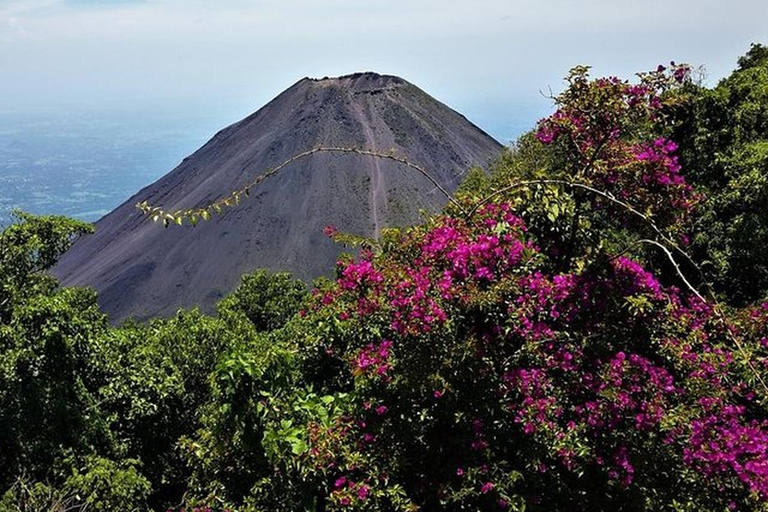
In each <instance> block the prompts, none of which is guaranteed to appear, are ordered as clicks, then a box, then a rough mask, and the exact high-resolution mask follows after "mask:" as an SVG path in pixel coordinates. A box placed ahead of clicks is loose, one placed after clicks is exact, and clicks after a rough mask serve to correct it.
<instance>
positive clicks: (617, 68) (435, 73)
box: [0, 0, 768, 142]
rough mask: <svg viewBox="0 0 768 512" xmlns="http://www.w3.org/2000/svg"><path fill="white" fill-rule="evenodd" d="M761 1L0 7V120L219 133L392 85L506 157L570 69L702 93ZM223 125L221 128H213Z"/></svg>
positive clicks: (367, 0)
mask: <svg viewBox="0 0 768 512" xmlns="http://www.w3.org/2000/svg"><path fill="white" fill-rule="evenodd" d="M752 42H763V43H768V1H766V0H727V1H723V0H633V1H628V0H463V1H458V0H379V1H373V0H0V115H2V112H3V111H9V110H15V111H22V112H23V111H25V110H30V111H32V110H46V109H66V110H69V111H77V110H78V109H80V110H97V111H98V110H106V109H113V110H124V111H135V112H143V111H154V112H157V111H158V110H161V111H163V112H167V113H168V115H179V116H181V115H183V114H184V113H189V112H197V113H204V114H208V113H210V114H211V115H214V117H215V118H216V119H217V120H218V119H220V120H221V122H222V126H223V125H224V124H229V123H230V122H234V121H236V120H237V119H239V118H242V117H244V116H245V115H247V114H249V113H250V112H252V111H255V110H256V109H257V108H258V107H260V106H262V105H263V104H264V103H266V102H267V101H269V100H270V99H271V98H273V97H274V96H275V95H277V94H278V93H279V92H281V91H282V90H284V89H285V88H287V87H289V86H290V85H292V84H293V83H295V82H296V81H297V80H299V79H300V78H302V77H304V76H311V77H322V76H336V75H342V74H348V73H352V72H357V71H376V72H379V73H385V74H394V75H398V76H401V77H403V78H405V79H407V80H409V81H411V82H413V83H414V84H416V85H418V86H419V87H421V88H422V89H424V90H425V91H427V92H428V93H430V94H432V95H433V96H435V97H436V98H438V99H439V100H441V101H443V102H444V103H446V104H448V105H449V106H451V107H453V108H454V109H456V110H458V111H460V112H462V113H463V114H465V115H466V116H467V117H468V118H469V119H470V120H472V121H474V122H475V123H476V124H478V125H479V126H481V127H482V128H484V129H485V130H486V131H488V132H489V133H491V134H492V135H494V136H495V137H497V138H498V139H500V140H502V142H509V141H510V140H511V139H512V138H514V137H515V136H516V134H518V133H520V132H521V131H522V130H524V129H526V128H528V127H530V126H532V124H533V122H535V120H536V119H538V118H539V117H542V116H543V115H545V114H546V113H547V112H548V111H549V109H550V106H551V102H550V100H548V99H547V98H546V96H547V94H548V93H549V91H550V90H551V91H555V92H556V91H558V90H560V89H561V87H562V77H563V76H564V75H565V74H566V73H567V71H568V69H569V68H571V67H572V66H574V65H577V64H588V65H592V66H593V67H594V74H595V75H609V74H611V75H618V76H622V77H631V76H632V75H633V73H635V72H638V71H643V70H648V69H651V68H655V67H656V65H657V64H659V63H666V62H669V61H670V60H675V61H678V62H688V63H691V64H693V65H694V66H701V65H703V66H705V67H706V70H707V76H708V81H709V83H711V84H714V83H716V81H717V80H718V79H719V78H722V77H723V76H725V75H727V74H728V73H729V72H730V70H732V69H733V68H734V66H735V61H736V59H737V58H738V56H739V55H741V54H743V53H744V52H746V51H747V49H748V48H749V45H750V43H752ZM225 121H226V122H225Z"/></svg>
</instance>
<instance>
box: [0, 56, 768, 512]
mask: <svg viewBox="0 0 768 512" xmlns="http://www.w3.org/2000/svg"><path fill="white" fill-rule="evenodd" d="M555 103H556V108H557V110H556V112H555V113H554V114H553V115H552V116H550V117H548V118H546V119H544V120H542V121H541V122H540V123H539V124H538V126H537V127H536V129H535V130H534V131H532V132H531V133H529V134H527V135H525V136H524V137H522V138H521V140H520V141H519V143H518V144H517V145H516V146H515V147H514V148H512V149H511V150H510V151H509V152H508V153H507V154H505V155H504V157H503V158H502V159H501V160H500V161H499V162H498V163H497V164H496V166H495V168H494V169H493V171H492V172H491V173H490V175H485V174H483V173H481V172H474V173H471V174H470V176H469V177H468V179H467V180H466V182H465V183H464V184H463V185H462V188H461V190H460V191H459V193H458V196H457V197H458V200H459V201H458V202H459V204H458V205H456V204H452V205H450V206H449V207H448V208H447V209H446V211H445V212H444V213H443V214H441V215H439V216H436V217H434V218H432V219H430V220H429V221H427V222H426V223H425V224H424V225H422V226H418V227H414V228H411V229H406V230H390V231H387V232H385V233H384V235H383V237H382V239H381V240H379V241H366V242H364V243H363V246H362V248H361V250H360V251H359V254H358V257H357V258H356V259H354V258H352V257H350V258H346V259H343V260H342V261H340V262H339V265H338V268H337V277H336V279H334V280H332V281H330V280H321V281H319V282H317V283H316V286H315V287H314V288H313V290H312V291H311V292H309V291H308V290H307V289H306V288H305V287H304V285H303V284H301V283H298V282H296V281H294V280H292V279H291V278H290V276H287V275H285V274H276V275H272V274H269V273H266V272H264V271H258V272H256V273H254V274H252V275H250V276H245V277H244V278H243V282H242V284H241V286H240V287H239V288H238V289H237V290H236V291H235V292H234V293H233V294H232V295H231V296H229V297H227V298H226V299H225V300H223V301H222V302H221V303H220V305H219V311H218V314H217V315H216V316H213V317H211V316H206V315H203V314H201V313H199V312H197V311H182V312H179V313H178V315H177V316H176V317H174V318H171V319H164V320H154V321H152V322H149V323H147V324H138V323H127V324H125V325H122V326H120V327H110V326H109V325H108V323H107V321H106V318H105V317H104V315H103V314H101V313H100V312H99V310H98V307H97V304H96V297H95V295H94V293H92V292H90V291H88V290H82V289H74V288H66V289H59V288H57V286H56V283H55V282H54V280H53V279H52V278H50V277H48V276H47V275H46V274H45V270H46V269H48V268H50V267H51V266H52V265H53V264H54V262H55V261H56V258H57V257H58V256H60V255H61V254H62V252H63V251H65V250H66V249H67V247H68V246H69V244H70V243H71V241H72V240H73V238H74V237H76V236H79V235H81V234H84V233H87V232H88V230H89V227H88V226H87V225H84V224H82V223H79V222H75V221H71V220H67V219H63V218H57V217H33V216H28V215H20V217H19V218H18V221H17V222H16V223H14V224H13V225H11V226H10V227H8V228H6V229H5V230H4V231H3V232H2V234H0V289H1V290H2V291H0V492H1V493H2V494H0V511H19V510H23V511H38V510H49V511H64V510H76V509H78V508H79V509H87V510H125V511H130V510H166V509H168V508H172V509H174V510H176V509H179V508H182V507H186V508H187V510H191V509H194V508H195V507H199V509H200V510H206V509H207V508H208V507H210V508H211V509H212V510H217V511H218V510H225V509H229V510H243V511H262V510H263V511H281V510H284V511H296V510H307V511H318V512H319V511H324V510H329V511H330V510H371V511H376V510H379V511H396V510H402V511H411V510H417V509H421V510H427V511H432V510H455V511H459V510H517V511H521V510H534V511H572V510H596V511H600V510H605V511H614V510H626V511H658V510H669V511H709V512H720V511H726V510H768V385H767V381H768V372H766V366H768V304H766V303H764V302H763V301H765V300H766V299H768V297H766V295H768V258H766V256H768V253H766V252H765V251H767V250H768V249H766V247H768V244H766V242H768V206H767V205H768V201H766V199H768V49H767V48H765V47H763V46H759V45H755V46H753V47H752V49H751V50H750V51H749V53H748V54H747V55H746V56H745V57H743V58H742V59H740V60H739V67H738V69H737V70H736V71H735V72H734V73H733V74H732V75H731V76H730V77H729V78H727V79H725V80H723V81H722V82H721V83H720V84H719V85H718V86H717V87H716V88H714V89H707V88H704V87H702V86H700V85H698V84H696V83H694V82H693V81H692V80H691V77H690V70H689V68H688V67H686V66H679V65H674V64H673V65H671V66H669V67H668V68H664V67H659V69H658V70H655V71H653V72H650V73H646V74H641V75H640V76H639V80H638V81H637V82H629V81H624V80H620V79H616V78H601V79H591V78H590V77H589V76H588V69H587V68H584V67H580V68H575V69H574V70H572V72H571V73H570V75H569V77H568V87H567V89H566V90H565V92H563V93H562V94H561V95H559V96H558V97H557V98H555ZM328 233H329V234H330V235H331V236H334V237H337V238H338V239H339V240H346V241H348V240H351V238H350V237H345V236H344V235H340V234H337V233H334V230H332V229H329V230H328Z"/></svg>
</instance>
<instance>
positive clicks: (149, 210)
mask: <svg viewBox="0 0 768 512" xmlns="http://www.w3.org/2000/svg"><path fill="white" fill-rule="evenodd" d="M316 153H346V154H358V155H364V156H370V157H373V158H381V159H384V160H391V161H393V162H396V163H398V164H401V165H404V166H406V167H408V168H409V169H412V170H414V171H416V172H418V173H419V174H421V175H422V176H424V177H425V178H426V179H428V180H429V181H430V183H432V184H433V185H434V186H435V188H436V189H437V190H439V191H440V192H441V193H442V194H443V195H444V196H445V197H446V198H447V199H448V201H450V202H451V203H452V204H453V205H455V206H456V207H457V208H459V210H460V211H461V212H462V213H464V214H466V212H465V210H464V208H463V207H462V206H461V204H460V203H459V202H458V201H457V200H456V199H455V198H454V197H453V196H452V195H451V194H450V193H449V192H448V191H447V190H446V189H445V188H444V187H443V186H442V185H440V183H438V182H437V180H436V179H435V178H433V177H432V175H430V174H429V173H428V172H427V171H426V170H425V169H424V168H423V167H421V166H419V165H416V164H415V163H413V162H411V161H409V160H407V159H406V158H403V157H401V156H398V155H396V154H394V153H381V152H378V151H373V150H369V149H357V148H345V147H334V146H321V147H317V148H313V149H310V150H307V151H304V152H302V153H299V154H297V155H294V156H292V157H291V158H289V159H288V160H286V161H284V162H283V163H281V164H280V165H278V166H277V167H274V168H273V169H269V170H267V171H266V172H264V173H262V174H260V175H259V176H257V177H256V178H254V179H253V180H252V181H251V182H250V183H248V184H247V185H245V186H244V187H242V188H240V189H239V190H235V191H233V192H232V193H231V194H230V195H229V196H227V197H223V198H220V199H217V200H216V201H214V202H212V203H210V204H208V205H206V206H203V207H200V208H194V209H189V210H176V211H174V212H168V211H166V210H164V209H163V208H162V207H160V206H152V205H150V204H148V203H147V202H146V201H144V202H141V203H139V204H137V205H136V207H137V208H139V209H140V210H141V211H142V212H143V213H145V214H147V215H149V216H151V217H152V219H153V220H154V221H158V220H162V221H163V223H164V224H165V225H166V226H167V225H169V224H170V223H175V224H179V225H180V224H182V223H183V221H184V219H189V220H190V222H191V223H192V224H193V225H194V224H196V223H197V220H198V219H199V218H201V219H203V220H208V219H209V218H210V215H211V212H216V213H219V212H221V210H222V208H223V207H225V206H227V207H228V206H232V203H235V204H239V203H240V198H241V197H242V196H249V195H250V189H251V188H253V187H255V186H256V185H258V184H259V183H261V182H262V181H264V180H265V179H267V178H269V177H270V176H273V175H275V174H277V173H278V172H279V171H281V170H282V169H284V168H285V167H288V166H289V165H291V164H293V163H294V162H296V161H298V160H301V159H303V158H307V157H309V156H311V155H314V154H316Z"/></svg>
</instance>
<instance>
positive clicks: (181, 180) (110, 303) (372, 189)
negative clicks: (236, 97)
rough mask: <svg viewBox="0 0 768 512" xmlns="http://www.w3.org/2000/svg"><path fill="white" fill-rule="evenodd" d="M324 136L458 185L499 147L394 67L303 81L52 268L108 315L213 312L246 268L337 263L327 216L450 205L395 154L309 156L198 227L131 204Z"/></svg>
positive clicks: (223, 184) (349, 223)
mask: <svg viewBox="0 0 768 512" xmlns="http://www.w3.org/2000/svg"><path fill="white" fill-rule="evenodd" d="M318 146H336V147H347V148H363V149H366V150H373V151H381V152H385V153H388V152H390V151H394V154H396V155H398V156H400V157H403V158H405V159H407V160H409V161H411V162H413V163H414V164H417V165H419V166H421V167H423V168H424V169H426V170H428V172H429V173H430V175H431V176H432V177H433V178H434V179H435V180H436V181H437V182H438V183H439V184H440V185H441V186H442V187H444V188H445V189H447V190H449V191H453V190H455V189H456V187H457V186H458V184H459V183H460V181H461V178H462V176H463V174H464V173H466V172H467V170H468V169H470V168H471V167H473V166H481V167H482V166H485V165H487V164H488V162H489V161H490V160H492V159H494V158H495V157H497V156H498V155H499V154H500V152H501V150H502V146H501V144H499V143H498V142H497V141H495V140H494V139H493V138H491V137H490V136H489V135H487V134H486V133H485V132H483V131H482V130H480V129H479V128H478V127H477V126H475V125H473V124H472V123H471V122H469V121H468V120H467V119H466V118H465V117H464V116H462V115H461V114H459V113H457V112H455V111H454V110H452V109H450V108H449V107H447V106H445V105H444V104H442V103H440V102H439V101H437V100H436V99H434V98H432V97H431V96H429V95H428V94H426V93H425V92H423V91H422V90H421V89H419V88H418V87H416V86H414V85H413V84H411V83H409V82H407V81H406V80H403V79H401V78H398V77H395V76H386V75H378V74H375V73H357V74H354V75H348V76H342V77H338V78H323V79H312V78H304V79H302V80H300V81H299V82H297V83H296V84H294V85H293V86H291V87H290V88H288V89H287V90H286V91H284V92H283V93H281V94H280V95H279V96H277V97H276V98H275V99H274V100H272V101H271V102H269V103H268V104H267V105H265V106H264V107H263V108H261V109H260V110H258V111H257V112H256V113H254V114H252V115H250V116H249V117H247V118H245V119H243V120H242V121H240V122H237V123H235V124H233V125H231V126H229V127H227V128H224V129H223V130H221V131H220V132H219V133H217V134H216V135H215V136H214V137H213V138H212V139H211V140H210V141H208V142H207V143H206V144H205V145H203V146H202V147H201V148H200V149H198V150H197V151H196V152H195V153H193V154H192V155H191V156H189V157H187V158H185V159H184V160H183V161H182V162H181V163H180V164H179V165H178V166H177V167H176V168H175V169H173V170H172V171H171V172H169V173H168V174H166V175H165V176H164V177H162V178H160V179H159V180H158V181H156V182H155V183H153V184H151V185H149V186H147V187H145V188H144V189H142V190H141V191H139V192H138V193H137V194H135V195H134V196H133V197H131V198H130V199H129V200H128V201H126V202H125V203H123V204H122V205H120V206H119V207H117V208H116V209H115V210H114V211H112V212H111V213H109V214H108V215H106V216H105V217H103V218H102V219H100V220H99V221H98V222H97V223H96V225H95V228H96V231H95V233H94V234H93V235H88V236H85V237H82V238H81V239H79V240H77V241H76V243H75V244H74V245H73V247H72V248H71V249H70V250H69V251H68V252H67V253H66V254H65V255H64V256H63V258H62V259H61V261H60V262H59V264H58V265H57V266H56V267H55V269H54V274H55V275H56V276H57V277H58V278H59V279H60V280H61V283H62V285H64V286H89V287H93V288H94V289H96V291H98V293H99V303H100V304H101V306H102V308H103V310H104V311H106V312H107V313H108V314H109V315H110V319H111V320H112V321H113V322H118V321H121V320H123V319H126V318H129V317H134V318H137V319H146V318H149V317H152V316H168V315H172V314H173V313H175V312H176V311H177V310H178V309H179V308H182V307H184V308H186V307H193V306H200V307H201V308H202V309H203V310H205V311H208V312H210V311H212V310H213V309H214V306H215V304H216V302H217V301H219V300H220V299H221V298H222V297H223V296H225V295H226V294H228V293H229V292H231V291H232V290H233V289H234V288H235V287H236V286H237V285H238V283H239V282H240V277H241V275H242V274H244V273H248V272H251V271H253V270H255V269H257V268H266V269H269V270H272V271H289V272H291V273H292V274H293V275H294V276H295V277H297V278H299V279H302V280H304V281H307V282H309V281H311V280H312V279H314V278H316V277H319V276H321V275H329V274H332V272H333V269H334V264H335V262H336V260H337V258H338V256H339V254H340V252H341V251H342V250H343V248H342V247H340V246H339V244H337V243H335V242H333V241H332V240H330V239H329V238H328V237H326V236H325V235H324V234H323V228H324V227H325V226H327V225H335V226H337V227H338V228H339V229H340V230H341V231H345V232H349V233H353V234H356V235H360V236H365V237H376V236H377V235H378V234H379V233H380V231H381V229H382V228H383V227H386V226H406V225H412V224H415V223H418V222H420V221H422V220H423V218H422V217H421V215H420V210H426V211H431V212H436V211H438V210H439V209H440V208H441V207H442V206H443V205H444V204H445V202H446V198H445V196H443V195H442V194H441V193H440V192H439V190H437V188H436V187H435V185H434V184H432V183H430V182H429V180H427V179H425V177H424V176H422V175H419V174H418V173H416V172H414V171H413V170H409V169H408V168H406V167H404V166H403V165H400V164H398V163H397V162H393V161H389V160H383V159H379V158H373V157H370V156H364V155H359V154H331V153H316V154H313V155H311V156H309V157H307V158H305V159H301V160H297V161H296V162H295V163H293V164H291V165H290V166H288V167H286V168H285V169H283V170H282V171H281V172H280V173H277V174H275V175H274V176H273V177H270V178H269V179H266V180H264V181H263V182H262V183H261V184H259V185H258V186H257V187H254V188H253V190H251V193H250V197H249V198H247V199H244V201H243V202H242V203H241V204H240V205H239V206H237V207H233V208H226V209H224V210H223V212H222V214H221V215H214V216H213V217H212V219H211V220H210V221H208V222H202V223H200V224H198V225H197V227H192V226H187V225H184V226H175V225H172V226H170V227H168V228H167V229H164V228H163V226H162V223H153V222H151V221H150V220H149V219H148V218H147V217H146V216H144V215H142V213H141V212H140V211H138V210H137V209H136V207H135V205H136V204H137V203H140V202H143V201H147V202H148V203H150V204H153V205H162V207H163V208H164V209H165V210H167V211H173V210H183V209H190V208H196V207H200V206H203V205H206V204H208V203H211V202H213V201H215V200H217V199H219V198H220V197H224V196H227V195H229V194H230V193H231V192H232V191H233V190H237V189H240V188H242V187H243V186H244V185H245V184H247V183H249V182H251V181H252V180H253V179H254V177H255V176H258V175H260V174H262V173H263V172H264V171H265V170H267V169H270V168H274V167H275V166H277V165H279V164H280V163H282V162H284V161H285V160H287V159H289V158H291V157H292V156H294V155H296V154H299V153H301V152H304V151H307V150H309V149H312V148H315V147H318Z"/></svg>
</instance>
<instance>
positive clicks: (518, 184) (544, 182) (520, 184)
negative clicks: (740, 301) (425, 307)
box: [467, 179, 713, 296]
mask: <svg viewBox="0 0 768 512" xmlns="http://www.w3.org/2000/svg"><path fill="white" fill-rule="evenodd" d="M528 185H562V186H565V187H572V188H578V189H582V190H586V191H588V192H591V193H593V194H595V195H598V196H600V197H603V198H605V199H607V200H609V201H611V202H612V203H615V204H617V205H619V206H621V207H622V208H624V209H625V210H627V211H628V212H629V213H631V214H633V215H635V216H636V217H638V218H640V219H641V220H642V221H643V222H645V223H646V224H647V225H648V226H650V227H651V229H652V230H653V231H654V232H655V233H656V234H657V235H658V236H659V238H660V239H661V240H663V241H664V242H665V243H666V244H667V245H668V246H669V247H671V248H673V249H674V250H675V251H676V252H678V253H680V254H681V255H683V257H684V258H685V259H686V260H687V261H688V262H689V263H690V264H691V265H692V266H693V267H694V268H695V269H696V270H697V271H698V272H699V274H700V276H701V277H702V281H703V276H704V273H703V271H702V270H701V267H699V265H698V264H697V263H696V262H695V261H694V260H693V258H691V256H690V255H689V254H688V253H687V252H685V251H684V250H683V249H682V248H680V246H679V245H677V244H676V243H675V242H674V241H673V240H672V239H671V238H669V237H668V236H667V235H666V234H664V232H663V231H662V230H661V229H660V228H659V227H658V226H657V225H656V223H655V222H653V220H651V219H650V217H648V216H647V215H645V214H644V213H642V212H640V211H639V210H637V209H636V208H635V207H633V206H632V205H631V204H629V203H627V202H625V201H622V200H621V199H618V198H617V197H615V196H614V195H613V194H611V193H609V192H604V191H602V190H600V189H597V188H594V187H592V186H590V185H586V184H584V183H578V182H575V181H568V180H558V179H541V180H525V181H518V182H515V183H512V184H510V185H508V186H506V187H503V188H501V189H499V190H497V191H495V192H493V193H492V194H490V195H488V196H486V197H485V198H483V199H481V200H480V201H479V202H477V203H476V204H475V206H474V207H473V208H472V209H471V210H470V211H469V213H468V215H467V217H468V218H469V217H472V216H473V215H474V214H475V213H477V210H478V209H480V208H481V207H482V206H483V205H485V204H487V203H488V202H490V201H491V200H493V199H494V198H495V197H497V196H499V195H501V194H504V193H506V192H509V191H512V190H514V189H516V188H522V187H526V186H528ZM707 287H708V288H710V290H709V292H710V296H713V293H712V290H711V287H710V286H709V285H707Z"/></svg>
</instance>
